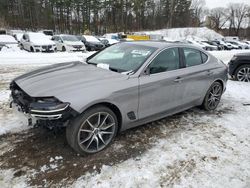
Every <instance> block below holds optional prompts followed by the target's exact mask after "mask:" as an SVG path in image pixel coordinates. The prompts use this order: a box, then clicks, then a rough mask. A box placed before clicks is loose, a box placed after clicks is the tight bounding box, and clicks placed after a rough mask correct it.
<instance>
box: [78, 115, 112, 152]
mask: <svg viewBox="0 0 250 188" xmlns="http://www.w3.org/2000/svg"><path fill="white" fill-rule="evenodd" d="M115 126H116V125H115V119H114V117H113V116H112V115H111V114H109V113H107V112H97V113H95V114H92V115H91V116H89V117H88V118H87V119H86V120H85V121H84V122H83V123H82V124H81V126H80V129H79V131H78V145H79V146H80V147H81V149H82V150H83V151H85V152H87V153H95V152H98V151H101V150H102V149H103V148H105V147H106V146H107V145H108V144H109V143H110V142H111V140H112V138H113V136H114V134H115V130H116V129H115Z"/></svg>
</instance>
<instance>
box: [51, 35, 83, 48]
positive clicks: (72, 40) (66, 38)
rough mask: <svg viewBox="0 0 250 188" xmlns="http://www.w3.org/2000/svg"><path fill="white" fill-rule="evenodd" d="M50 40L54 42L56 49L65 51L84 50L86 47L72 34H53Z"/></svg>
mask: <svg viewBox="0 0 250 188" xmlns="http://www.w3.org/2000/svg"><path fill="white" fill-rule="evenodd" d="M52 40H53V41H54V42H55V43H56V46H57V50H59V51H63V52H65V51H67V52H78V51H82V52H85V51H86V48H85V45H84V44H83V42H81V41H80V40H79V39H78V38H77V37H76V36H74V35H54V36H53V37H52Z"/></svg>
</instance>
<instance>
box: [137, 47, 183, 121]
mask: <svg viewBox="0 0 250 188" xmlns="http://www.w3.org/2000/svg"><path fill="white" fill-rule="evenodd" d="M180 59H181V58H180V56H179V48H169V49H165V50H163V51H162V52H160V53H159V54H158V55H157V56H156V57H155V58H154V59H153V61H152V62H151V63H150V65H149V66H148V67H147V71H146V72H147V75H142V76H140V78H139V84H140V85H139V118H140V119H143V118H146V117H149V116H151V115H155V114H160V113H164V112H167V111H168V110H171V109H175V108H176V107H177V108H178V105H179V101H180V98H181V97H182V96H183V94H182V92H181V83H182V78H181V75H182V69H181V63H180Z"/></svg>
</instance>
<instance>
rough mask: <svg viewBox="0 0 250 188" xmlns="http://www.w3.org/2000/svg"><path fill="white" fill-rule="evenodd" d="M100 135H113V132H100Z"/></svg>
mask: <svg viewBox="0 0 250 188" xmlns="http://www.w3.org/2000/svg"><path fill="white" fill-rule="evenodd" d="M100 133H101V134H113V132H108V131H101V132H100Z"/></svg>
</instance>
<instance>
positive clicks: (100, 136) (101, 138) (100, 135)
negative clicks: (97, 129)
mask: <svg viewBox="0 0 250 188" xmlns="http://www.w3.org/2000/svg"><path fill="white" fill-rule="evenodd" d="M98 136H99V138H100V140H101V141H102V143H103V144H104V145H106V143H105V142H104V140H103V137H102V134H98Z"/></svg>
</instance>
